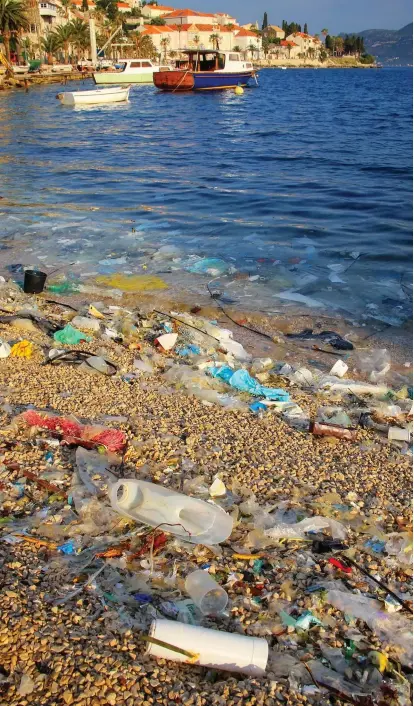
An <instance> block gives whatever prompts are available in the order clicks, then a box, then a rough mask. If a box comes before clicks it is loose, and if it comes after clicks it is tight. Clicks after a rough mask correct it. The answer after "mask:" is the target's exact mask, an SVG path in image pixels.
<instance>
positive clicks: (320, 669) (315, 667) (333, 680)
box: [307, 659, 370, 700]
mask: <svg viewBox="0 0 414 706" xmlns="http://www.w3.org/2000/svg"><path fill="white" fill-rule="evenodd" d="M307 665H308V667H309V669H310V671H311V672H312V676H313V678H314V679H315V681H316V682H317V683H318V684H322V685H323V686H327V687H330V688H331V689H334V690H335V691H337V692H339V693H340V694H342V695H343V696H347V697H348V698H350V699H351V700H353V697H355V696H367V694H368V693H370V689H369V688H368V687H367V688H364V686H361V684H357V683H355V682H352V681H349V680H348V679H344V677H343V676H341V674H338V672H335V671H334V670H333V669H329V668H328V667H324V666H323V664H322V662H319V661H318V660H316V659H313V660H311V661H310V662H308V663H307Z"/></svg>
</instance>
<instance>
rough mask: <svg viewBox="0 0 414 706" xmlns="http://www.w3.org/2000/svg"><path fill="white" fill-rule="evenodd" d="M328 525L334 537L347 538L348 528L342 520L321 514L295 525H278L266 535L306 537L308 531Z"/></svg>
mask: <svg viewBox="0 0 414 706" xmlns="http://www.w3.org/2000/svg"><path fill="white" fill-rule="evenodd" d="M326 527H328V528H329V529H330V530H331V534H332V537H333V539H345V538H346V536H347V531H346V528H345V527H344V526H343V525H342V524H341V523H340V522H338V521H337V520H334V519H333V518H332V517H321V516H319V515H315V516H314V517H308V518H306V519H305V520H302V521H301V522H297V523H296V524H293V525H288V524H280V525H276V527H272V528H271V529H268V530H266V531H265V535H266V537H269V538H270V539H288V538H289V537H292V538H299V539H306V534H307V533H308V532H317V531H318V530H321V529H325V528H326Z"/></svg>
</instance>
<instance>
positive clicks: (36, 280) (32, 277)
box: [23, 270, 47, 294]
mask: <svg viewBox="0 0 414 706" xmlns="http://www.w3.org/2000/svg"><path fill="white" fill-rule="evenodd" d="M46 277H47V274H46V273H45V272H41V271H40V270H26V271H25V273H24V283H23V291H24V292H26V294H40V293H41V292H43V289H44V286H45V282H46Z"/></svg>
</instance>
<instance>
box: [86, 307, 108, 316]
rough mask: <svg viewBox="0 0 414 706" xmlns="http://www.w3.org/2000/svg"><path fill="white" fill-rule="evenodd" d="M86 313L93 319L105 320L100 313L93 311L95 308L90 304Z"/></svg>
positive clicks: (96, 310)
mask: <svg viewBox="0 0 414 706" xmlns="http://www.w3.org/2000/svg"><path fill="white" fill-rule="evenodd" d="M88 313H89V314H90V316H94V317H95V319H104V318H105V317H104V315H103V314H101V312H100V311H98V309H95V307H94V306H92V304H90V305H89V311H88Z"/></svg>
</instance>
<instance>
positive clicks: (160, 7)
mask: <svg viewBox="0 0 414 706" xmlns="http://www.w3.org/2000/svg"><path fill="white" fill-rule="evenodd" d="M145 7H148V8H149V9H150V10H166V11H167V12H173V10H174V8H173V7H168V6H167V5H153V4H152V3H150V4H148V5H145Z"/></svg>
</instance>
